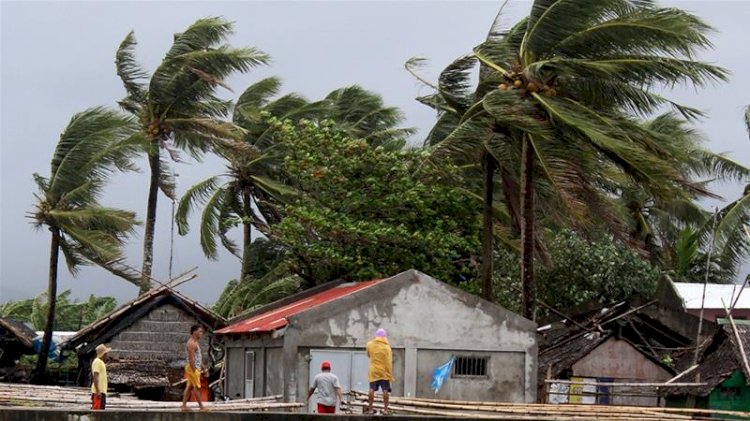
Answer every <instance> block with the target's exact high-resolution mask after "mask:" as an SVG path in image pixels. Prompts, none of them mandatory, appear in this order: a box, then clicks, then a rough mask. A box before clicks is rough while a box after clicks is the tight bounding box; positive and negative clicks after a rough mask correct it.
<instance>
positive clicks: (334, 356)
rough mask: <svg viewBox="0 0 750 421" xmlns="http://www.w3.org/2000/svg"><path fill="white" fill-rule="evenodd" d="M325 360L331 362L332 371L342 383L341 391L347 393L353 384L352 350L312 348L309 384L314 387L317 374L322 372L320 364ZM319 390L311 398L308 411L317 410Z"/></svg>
mask: <svg viewBox="0 0 750 421" xmlns="http://www.w3.org/2000/svg"><path fill="white" fill-rule="evenodd" d="M323 361H328V362H330V363H331V373H333V374H335V375H336V377H338V378H339V383H341V391H342V392H343V393H346V392H348V391H349V390H350V385H351V367H352V352H351V351H335V350H311V351H310V375H309V381H308V382H309V385H308V387H312V383H313V379H314V378H315V375H316V374H318V373H320V365H321V364H322V363H323ZM316 395H317V392H316V394H314V395H313V396H312V397H311V398H310V403H309V405H308V408H307V409H308V412H310V413H312V412H315V409H316V407H317V404H318V400H317V396H316Z"/></svg>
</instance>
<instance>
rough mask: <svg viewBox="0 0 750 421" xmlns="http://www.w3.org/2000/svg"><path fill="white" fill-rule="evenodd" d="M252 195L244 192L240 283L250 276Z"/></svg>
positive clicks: (247, 190) (246, 190)
mask: <svg viewBox="0 0 750 421" xmlns="http://www.w3.org/2000/svg"><path fill="white" fill-rule="evenodd" d="M252 199H253V198H252V195H251V193H250V191H249V189H248V188H245V189H243V190H242V207H243V211H244V212H243V213H244V215H243V218H242V269H241V271H240V282H242V281H243V280H244V279H245V278H246V277H248V276H250V244H252V242H253V237H252V223H251V218H252V208H251V206H252Z"/></svg>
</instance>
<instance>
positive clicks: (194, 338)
mask: <svg viewBox="0 0 750 421" xmlns="http://www.w3.org/2000/svg"><path fill="white" fill-rule="evenodd" d="M202 337H203V328H202V327H201V326H199V325H193V326H191V327H190V339H188V341H187V345H186V346H185V349H186V351H187V364H185V379H186V380H187V382H186V385H185V393H183V394H182V408H181V409H182V410H183V411H187V401H188V398H189V397H190V396H191V395H192V397H193V399H194V400H195V401H196V402H198V407H200V410H201V411H203V410H204V409H205V408H204V407H203V402H201V394H200V390H201V373H202V371H203V370H202V368H203V366H202V356H201V345H200V341H201V338H202Z"/></svg>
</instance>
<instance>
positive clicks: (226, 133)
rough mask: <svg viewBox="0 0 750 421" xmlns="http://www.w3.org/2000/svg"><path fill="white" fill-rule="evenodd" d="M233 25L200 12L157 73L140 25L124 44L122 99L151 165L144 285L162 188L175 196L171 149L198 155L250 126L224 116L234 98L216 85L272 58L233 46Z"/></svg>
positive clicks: (121, 49) (144, 284) (120, 72)
mask: <svg viewBox="0 0 750 421" xmlns="http://www.w3.org/2000/svg"><path fill="white" fill-rule="evenodd" d="M231 33H232V24H231V23H230V22H227V21H225V20H224V19H221V18H215V17H210V18H205V19H199V20H198V21H196V22H195V23H194V24H192V25H191V26H190V27H188V28H187V29H186V30H185V31H184V32H181V33H178V34H175V36H174V42H173V43H172V46H171V48H170V49H169V51H167V54H166V55H165V56H164V59H163V60H162V61H161V63H160V64H159V66H158V67H157V68H156V70H155V71H154V72H153V74H151V75H150V77H149V75H148V73H147V72H145V71H144V70H143V69H142V68H141V67H140V66H139V65H138V64H137V62H136V60H135V56H134V50H135V45H136V42H135V37H134V35H133V32H130V33H129V34H128V35H127V36H126V37H125V40H124V41H123V42H122V44H121V45H120V47H119V49H118V50H117V55H116V60H115V64H116V66H117V74H118V75H119V76H120V78H121V79H122V82H123V85H124V87H125V91H126V93H127V96H126V97H125V98H124V99H122V100H121V101H120V102H119V104H120V106H121V107H122V108H123V109H125V110H126V111H128V112H130V113H131V114H133V115H134V116H136V117H137V119H138V122H139V123H140V130H141V132H142V133H143V134H144V135H145V137H146V139H145V141H144V142H143V144H142V147H143V150H144V152H145V153H146V155H147V157H148V163H149V169H150V180H149V189H148V202H147V208H146V221H145V231H144V235H143V267H142V270H141V273H142V277H141V285H140V291H141V293H142V292H145V291H148V290H149V289H150V286H151V281H150V278H151V270H152V266H153V258H154V229H155V226H156V208H157V201H158V192H159V189H161V191H162V192H164V194H166V195H167V196H168V197H170V198H173V199H174V198H175V193H174V180H173V178H172V175H171V172H170V171H169V168H168V166H169V165H168V161H167V160H166V159H165V153H166V154H168V155H170V156H171V157H172V158H173V159H177V150H178V149H179V150H184V151H187V152H188V153H190V154H191V155H192V156H193V157H195V158H198V157H200V155H201V153H203V152H205V151H207V150H209V149H210V148H213V147H215V146H216V145H220V144H226V143H227V142H231V141H233V140H237V139H241V136H242V131H241V130H240V129H238V128H237V127H236V126H235V125H233V124H232V123H229V122H227V121H224V120H223V118H225V117H227V116H228V115H229V113H230V110H231V103H230V101H225V100H222V99H221V98H219V97H217V96H216V89H217V87H218V86H224V87H226V85H225V84H224V82H223V81H224V79H225V78H226V77H228V76H229V75H231V74H233V73H234V72H247V71H249V70H250V69H251V68H252V67H254V66H257V65H261V64H265V63H266V62H267V61H268V56H267V55H266V54H264V53H263V52H261V51H258V50H256V49H254V48H231V47H230V46H229V45H227V44H225V43H224V42H225V40H226V38H227V37H228V36H229V35H230V34H231Z"/></svg>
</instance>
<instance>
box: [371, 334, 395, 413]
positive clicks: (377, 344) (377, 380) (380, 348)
mask: <svg viewBox="0 0 750 421" xmlns="http://www.w3.org/2000/svg"><path fill="white" fill-rule="evenodd" d="M367 357H368V358H369V359H370V370H369V372H368V375H367V377H368V381H369V382H370V391H369V393H368V395H367V404H368V405H367V412H368V413H370V414H372V413H374V412H375V411H373V409H372V402H373V400H375V392H377V390H378V389H381V390H382V391H383V413H384V414H388V394H389V393H390V392H391V382H392V381H393V355H392V352H391V345H390V344H389V343H388V338H387V333H386V331H385V329H383V328H380V329H378V330H376V331H375V339H373V340H371V341H369V342H367Z"/></svg>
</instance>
